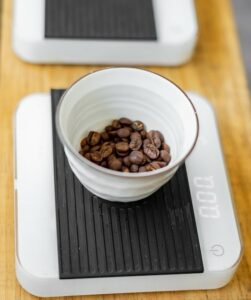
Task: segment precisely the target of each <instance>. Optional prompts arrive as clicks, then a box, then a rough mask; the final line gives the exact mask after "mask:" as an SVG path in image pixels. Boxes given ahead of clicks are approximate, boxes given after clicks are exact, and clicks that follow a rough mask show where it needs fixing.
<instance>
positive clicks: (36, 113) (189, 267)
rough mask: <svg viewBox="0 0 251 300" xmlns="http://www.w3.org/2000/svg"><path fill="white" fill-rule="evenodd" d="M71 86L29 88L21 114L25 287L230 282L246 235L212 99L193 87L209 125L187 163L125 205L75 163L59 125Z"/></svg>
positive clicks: (18, 192)
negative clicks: (58, 110) (85, 178)
mask: <svg viewBox="0 0 251 300" xmlns="http://www.w3.org/2000/svg"><path fill="white" fill-rule="evenodd" d="M62 92H63V91H62V90H56V91H53V92H52V98H51V96H50V94H46V93H45V94H42V93H41V94H39V93H38V94H32V95H30V96H27V97H26V98H25V99H23V101H21V103H20V105H19V107H18V109H17V112H16V115H15V168H16V169H15V221H16V230H15V234H16V235H15V237H16V247H15V253H16V275H17V279H18V281H19V282H20V284H21V285H22V287H23V288H24V289H25V290H27V291H28V292H30V293H31V294H34V295H37V296H41V297H50V296H51V297H53V296H69V295H89V294H111V293H133V292H150V291H176V290H196V289H199V290H201V289H214V288H219V287H222V286H224V285H226V284H227V283H228V282H229V281H230V279H231V278H232V276H233V274H234V272H235V271H236V268H237V266H238V264H239V262H240V258H241V255H242V244H241V240H240V235H239V231H238V224H237V220H236V216H235V210H234V206H233V202H232V197H231V192H230V187H229V183H228V179H227V175H226V170H225V165H224V158H223V154H222V151H221V145H220V140H219V136H218V131H217V125H216V119H215V116H214V112H213V109H212V107H211V106H210V104H209V102H208V101H207V100H205V99H204V98H202V97H201V96H199V95H197V94H195V93H188V95H189V96H190V98H191V99H192V101H193V103H194V105H195V107H196V110H197V112H198V116H199V122H200V132H199V138H198V142H197V144H196V147H195V149H194V151H193V152H192V154H191V155H190V157H189V158H188V159H187V160H186V162H185V165H183V166H182V167H180V168H179V170H178V172H177V173H176V175H175V176H174V177H173V178H172V180H171V181H170V182H169V183H167V184H166V185H165V186H164V187H162V188H161V189H160V190H159V191H157V192H156V193H155V194H154V195H152V196H150V197H149V198H147V199H144V200H140V201H138V202H132V203H129V204H128V203H127V204H124V203H122V204H121V203H114V202H109V201H105V200H102V199H99V198H98V197H96V196H94V195H92V194H91V193H90V192H88V191H87V190H86V189H85V188H84V187H83V186H82V185H81V184H80V183H79V182H78V180H77V179H76V178H75V176H74V175H73V173H72V172H71V170H70V168H69V166H68V163H67V160H66V158H65V156H64V152H63V149H62V146H61V144H60V143H59V140H58V138H57V135H56V134H55V126H54V111H55V107H56V104H57V102H58V100H59V98H60V96H61V94H62ZM52 116H53V117H52ZM52 120H53V122H52ZM54 176H55V181H54ZM54 182H55V183H56V184H54ZM55 202H56V205H55Z"/></svg>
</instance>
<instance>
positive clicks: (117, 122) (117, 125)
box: [112, 120, 121, 129]
mask: <svg viewBox="0 0 251 300" xmlns="http://www.w3.org/2000/svg"><path fill="white" fill-rule="evenodd" d="M112 127H113V129H119V128H121V124H120V123H119V120H113V121H112Z"/></svg>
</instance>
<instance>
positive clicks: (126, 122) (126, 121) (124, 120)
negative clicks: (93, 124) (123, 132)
mask: <svg viewBox="0 0 251 300" xmlns="http://www.w3.org/2000/svg"><path fill="white" fill-rule="evenodd" d="M119 122H120V124H121V125H123V126H125V125H126V126H130V125H131V124H132V121H131V120H130V119H128V118H120V119H119Z"/></svg>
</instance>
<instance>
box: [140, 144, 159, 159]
mask: <svg viewBox="0 0 251 300" xmlns="http://www.w3.org/2000/svg"><path fill="white" fill-rule="evenodd" d="M144 153H145V154H146V155H147V156H148V157H149V158H150V159H156V158H157V157H158V156H159V149H158V148H157V147H156V146H155V145H154V144H151V143H147V144H146V145H144Z"/></svg>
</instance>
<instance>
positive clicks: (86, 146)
mask: <svg viewBox="0 0 251 300" xmlns="http://www.w3.org/2000/svg"><path fill="white" fill-rule="evenodd" d="M81 150H82V153H83V154H85V153H87V152H89V151H90V146H89V145H85V146H84V147H83V148H82V149H81Z"/></svg>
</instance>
